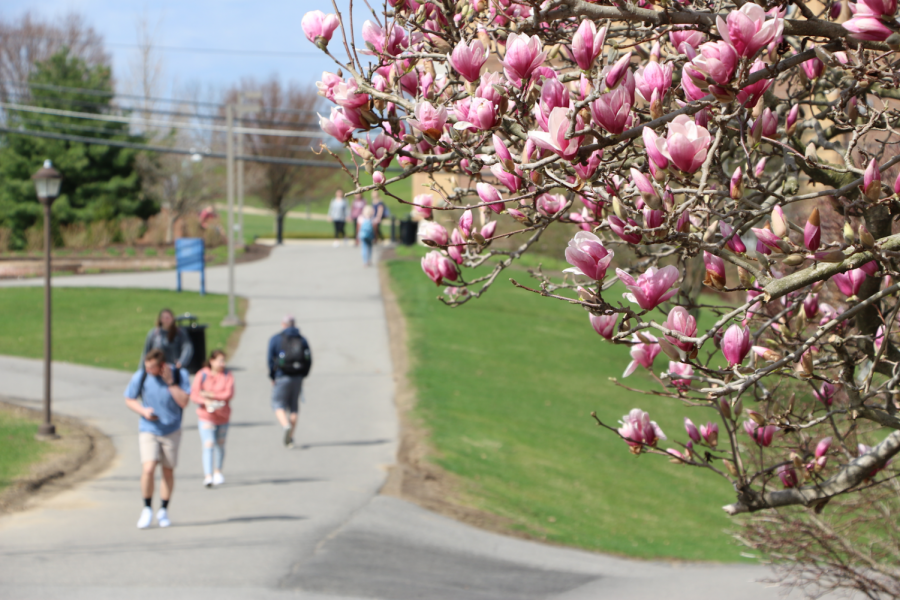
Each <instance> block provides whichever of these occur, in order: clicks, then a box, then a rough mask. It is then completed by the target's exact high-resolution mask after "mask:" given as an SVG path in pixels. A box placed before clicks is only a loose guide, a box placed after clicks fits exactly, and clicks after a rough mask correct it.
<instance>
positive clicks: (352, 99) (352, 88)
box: [332, 79, 369, 109]
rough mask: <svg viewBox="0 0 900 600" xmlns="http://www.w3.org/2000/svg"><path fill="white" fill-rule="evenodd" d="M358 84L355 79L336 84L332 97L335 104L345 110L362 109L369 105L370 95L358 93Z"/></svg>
mask: <svg viewBox="0 0 900 600" xmlns="http://www.w3.org/2000/svg"><path fill="white" fill-rule="evenodd" d="M357 87H358V86H357V83H356V80H355V79H351V80H350V81H343V82H341V83H338V84H336V85H335V86H334V87H333V88H332V95H333V100H334V102H335V104H337V105H339V106H342V107H344V108H348V109H350V108H362V107H363V106H366V105H368V103H369V95H368V94H362V93H358V92H357V91H356V90H357Z"/></svg>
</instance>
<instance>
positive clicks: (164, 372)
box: [161, 363, 175, 385]
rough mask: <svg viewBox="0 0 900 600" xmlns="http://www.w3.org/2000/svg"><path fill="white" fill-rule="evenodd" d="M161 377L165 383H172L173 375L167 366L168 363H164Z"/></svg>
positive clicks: (170, 368) (173, 380)
mask: <svg viewBox="0 0 900 600" xmlns="http://www.w3.org/2000/svg"><path fill="white" fill-rule="evenodd" d="M161 376H162V379H163V381H165V382H166V385H172V384H173V383H175V377H174V376H173V375H172V367H170V366H169V363H164V364H163V368H162V375H161Z"/></svg>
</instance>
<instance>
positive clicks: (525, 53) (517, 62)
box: [503, 33, 547, 87]
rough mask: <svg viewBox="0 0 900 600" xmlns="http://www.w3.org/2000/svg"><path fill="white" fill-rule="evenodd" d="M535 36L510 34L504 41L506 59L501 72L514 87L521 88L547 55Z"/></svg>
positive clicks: (539, 40)
mask: <svg viewBox="0 0 900 600" xmlns="http://www.w3.org/2000/svg"><path fill="white" fill-rule="evenodd" d="M543 50H544V45H543V44H542V43H541V39H540V38H539V37H538V36H537V35H533V36H528V35H520V34H517V33H510V34H509V37H508V38H507V40H506V57H505V58H504V60H503V72H504V73H505V74H506V78H507V79H508V80H509V81H510V83H512V84H513V85H515V86H518V87H522V86H524V85H525V84H527V83H528V80H529V79H531V75H532V74H533V73H534V71H535V70H536V69H537V68H538V67H540V66H541V65H542V64H544V60H545V59H546V58H547V53H546V52H544V51H543Z"/></svg>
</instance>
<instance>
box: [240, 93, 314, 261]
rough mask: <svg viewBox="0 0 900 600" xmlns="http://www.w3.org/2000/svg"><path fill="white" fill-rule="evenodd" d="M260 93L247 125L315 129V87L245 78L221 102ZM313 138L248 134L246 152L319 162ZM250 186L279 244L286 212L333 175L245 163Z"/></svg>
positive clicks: (245, 143)
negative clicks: (271, 215)
mask: <svg viewBox="0 0 900 600" xmlns="http://www.w3.org/2000/svg"><path fill="white" fill-rule="evenodd" d="M251 91H256V92H260V93H261V94H262V98H261V100H260V101H259V104H260V110H259V112H257V113H255V114H253V115H250V116H246V117H245V118H244V119H243V120H242V122H243V123H244V124H245V125H246V126H248V127H267V128H272V129H289V130H294V131H304V130H306V131H310V130H314V129H312V128H314V127H315V124H316V120H315V119H316V116H315V114H316V109H317V107H318V106H319V102H320V100H321V99H320V98H319V96H318V95H316V93H315V91H314V90H311V89H309V88H308V87H301V86H299V85H297V84H294V83H291V84H289V85H287V86H285V85H283V84H282V83H281V82H280V80H279V79H278V78H277V77H275V76H273V77H272V78H270V79H269V80H268V81H265V82H263V83H261V84H260V83H257V82H256V81H255V80H253V79H244V80H242V81H241V83H240V85H239V86H237V87H235V88H233V89H231V90H229V91H228V92H227V94H226V96H225V101H226V102H230V103H235V104H237V103H238V102H239V101H240V94H241V93H242V92H251ZM313 141H314V138H303V137H280V136H273V135H247V136H246V138H245V142H244V151H245V152H248V150H249V152H250V153H253V154H265V155H267V156H275V157H281V158H294V159H312V160H320V157H318V156H317V155H315V154H314V153H313V151H312V143H313ZM247 168H248V171H250V177H249V178H248V179H249V182H250V184H251V189H252V190H253V191H254V192H255V193H257V194H259V197H260V199H261V200H262V201H263V203H264V204H265V206H266V207H267V208H269V209H271V210H272V212H273V213H274V214H275V234H276V239H277V242H278V243H279V244H280V243H282V241H283V232H284V218H285V215H287V213H288V211H289V210H291V209H292V208H294V207H295V206H297V205H298V204H300V203H301V202H303V201H304V200H306V199H308V198H313V197H315V196H316V195H317V194H318V193H320V192H321V191H322V189H323V188H322V186H323V185H324V184H325V182H326V181H327V180H328V179H329V176H330V175H331V174H332V173H331V169H323V168H321V167H297V166H291V165H282V164H275V163H267V164H256V163H251V164H248V165H247Z"/></svg>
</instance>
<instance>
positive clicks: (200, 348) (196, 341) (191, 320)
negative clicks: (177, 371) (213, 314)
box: [175, 313, 208, 375]
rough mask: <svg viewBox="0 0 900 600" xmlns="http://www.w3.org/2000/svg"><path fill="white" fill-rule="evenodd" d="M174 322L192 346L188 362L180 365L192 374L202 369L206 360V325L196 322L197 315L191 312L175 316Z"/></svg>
mask: <svg viewBox="0 0 900 600" xmlns="http://www.w3.org/2000/svg"><path fill="white" fill-rule="evenodd" d="M175 322H176V323H177V324H178V326H179V327H181V328H182V329H184V332H185V333H187V335H188V339H189V340H191V345H192V346H193V347H194V355H193V356H192V357H191V362H190V364H188V365H182V366H184V368H186V369H187V370H188V373H190V374H191V375H193V374H194V373H196V372H197V371H199V370H200V369H202V368H203V363H205V362H206V328H207V327H208V325H203V324H200V323H198V322H197V317H195V316H194V315H192V314H191V313H184V314H183V315H181V316H180V317H176V318H175Z"/></svg>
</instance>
